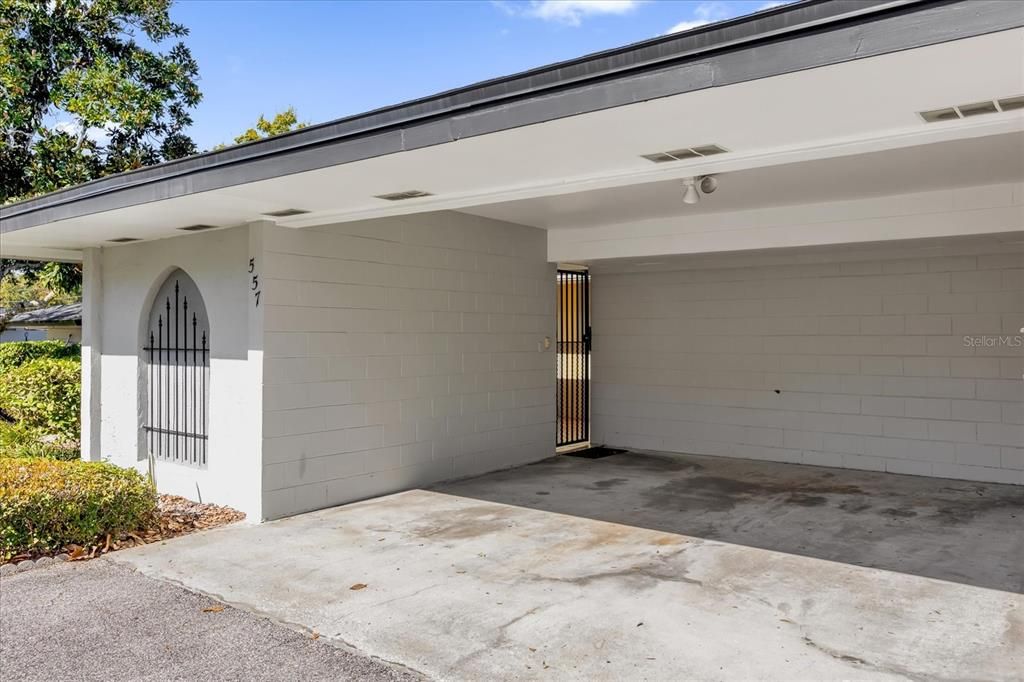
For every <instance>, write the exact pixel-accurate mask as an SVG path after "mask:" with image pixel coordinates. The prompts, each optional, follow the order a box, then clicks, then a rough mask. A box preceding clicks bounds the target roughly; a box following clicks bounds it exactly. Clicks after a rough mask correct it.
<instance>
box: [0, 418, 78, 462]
mask: <svg viewBox="0 0 1024 682" xmlns="http://www.w3.org/2000/svg"><path fill="white" fill-rule="evenodd" d="M45 437H46V434H45V433H42V431H41V430H40V429H38V428H31V427H28V426H26V425H24V424H8V423H6V422H3V421H0V457H49V458H51V459H64V460H73V459H80V458H81V452H80V451H79V448H78V443H75V442H71V441H67V442H52V441H51V440H50V439H45V440H44V438H45Z"/></svg>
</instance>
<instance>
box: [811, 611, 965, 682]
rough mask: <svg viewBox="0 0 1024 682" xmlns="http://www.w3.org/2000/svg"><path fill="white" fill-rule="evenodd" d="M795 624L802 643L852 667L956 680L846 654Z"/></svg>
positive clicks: (927, 681)
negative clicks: (801, 634) (801, 636)
mask: <svg viewBox="0 0 1024 682" xmlns="http://www.w3.org/2000/svg"><path fill="white" fill-rule="evenodd" d="M795 625H796V626H797V627H798V628H800V631H801V632H802V633H803V641H804V644H806V645H807V646H809V647H811V648H813V649H815V650H816V651H820V652H821V653H823V654H825V655H826V656H830V657H831V658H834V659H835V660H837V661H841V662H843V663H846V664H848V665H850V666H852V667H854V668H866V669H868V670H871V671H874V672H878V673H885V674H888V675H899V676H902V677H905V678H906V679H908V680H912V681H913V682H957V680H955V679H953V678H948V677H939V676H937V675H934V674H930V673H929V674H923V673H918V672H914V671H913V670H909V669H907V668H905V667H903V666H899V665H884V664H881V663H872V662H871V661H867V660H865V659H863V658H860V657H859V656H854V655H852V654H847V653H844V652H842V651H839V650H838V649H833V648H832V647H829V646H825V645H824V644H821V643H819V642H816V641H815V640H814V639H812V638H811V637H810V636H808V635H807V632H806V630H805V628H804V626H803V625H800V624H798V623H795Z"/></svg>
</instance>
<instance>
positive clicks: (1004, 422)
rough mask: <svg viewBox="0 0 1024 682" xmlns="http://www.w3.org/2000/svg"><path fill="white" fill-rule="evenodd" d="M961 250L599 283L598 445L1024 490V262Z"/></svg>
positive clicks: (839, 253)
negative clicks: (964, 481)
mask: <svg viewBox="0 0 1024 682" xmlns="http://www.w3.org/2000/svg"><path fill="white" fill-rule="evenodd" d="M957 243H958V242H956V241H950V242H949V243H948V245H947V246H946V247H945V248H944V249H940V250H941V252H942V254H943V255H941V256H935V257H918V256H915V257H900V255H899V254H898V253H897V252H895V251H893V252H885V253H884V255H882V256H879V257H873V258H870V259H865V260H861V261H850V260H849V259H848V257H847V256H846V254H848V253H849V250H844V249H842V248H840V247H837V248H835V249H833V250H832V255H833V256H835V258H834V259H832V262H829V252H828V251H818V252H817V253H816V254H815V261H816V262H810V263H807V264H792V265H774V264H772V263H775V262H778V259H777V258H774V257H773V260H768V258H767V257H765V258H764V259H763V260H762V261H758V259H757V258H753V259H748V261H747V262H746V263H744V264H743V265H742V266H737V267H697V268H694V269H690V270H679V271H675V272H651V273H636V274H603V275H602V274H600V273H598V274H595V276H594V277H593V298H592V300H593V311H592V314H593V328H594V354H593V379H594V390H593V429H594V431H593V434H594V440H595V441H598V442H605V443H608V444H610V445H618V446H630V447H636V448H649V449H656V450H667V451H678V452H689V453H696V454H706V455H721V456H731V457H746V458H754V459H766V460H775V461H784V462H800V463H806V464H817V465H826V466H837V467H848V468H854V469H870V470H879V471H890V472H894V473H900V474H920V475H930V476H939V477H950V478H962V479H970V480H977V481H993V482H1002V483H1016V484H1021V483H1024V379H1022V375H1024V346H1022V345H1021V341H1022V340H1024V333H1022V332H1021V329H1022V328H1024V254H1022V253H1020V252H1019V251H1018V252H1016V253H1006V252H988V253H976V252H975V251H972V250H969V249H965V250H964V251H963V252H962V253H960V252H958V250H957V249H958V247H957V246H956V245H957ZM1000 337H1002V338H1000Z"/></svg>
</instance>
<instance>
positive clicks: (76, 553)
mask: <svg viewBox="0 0 1024 682" xmlns="http://www.w3.org/2000/svg"><path fill="white" fill-rule="evenodd" d="M157 509H158V515H159V516H158V523H157V524H156V525H155V526H154V527H153V528H149V529H145V530H141V531H139V532H137V533H126V534H124V535H122V536H121V537H117V538H115V537H112V536H107V537H106V539H105V540H104V541H103V542H100V543H97V544H95V545H92V546H89V547H82V546H80V545H68V546H67V547H65V548H64V549H63V550H62V551H60V552H55V553H52V554H41V553H34V554H19V555H18V556H15V557H12V558H11V560H10V561H9V562H7V563H10V564H18V568H22V566H21V564H22V563H27V562H31V561H33V560H36V561H38V560H39V559H46V558H48V557H53V558H55V559H57V560H67V561H82V560H85V559H93V558H95V557H98V556H101V555H103V554H106V553H108V552H113V551H116V550H119V549H124V548H126V547H137V546H139V545H148V544H149V543H151V542H159V541H161V540H167V539H169V538H175V537H178V536H179V535H188V534H189V533H195V532H197V531H201V530H207V529H210V528H216V527H217V526H224V525H227V524H229V523H235V522H236V521H241V520H242V519H244V518H245V514H243V513H242V512H240V511H237V510H235V509H232V508H231V507H221V506H219V505H216V504H202V503H199V502H193V501H192V500H187V499H185V498H184V497H178V496H177V495H160V497H159V499H158V500H157ZM46 563H50V562H49V561H44V562H42V563H41V564H40V565H45V564H46ZM26 568H28V566H26Z"/></svg>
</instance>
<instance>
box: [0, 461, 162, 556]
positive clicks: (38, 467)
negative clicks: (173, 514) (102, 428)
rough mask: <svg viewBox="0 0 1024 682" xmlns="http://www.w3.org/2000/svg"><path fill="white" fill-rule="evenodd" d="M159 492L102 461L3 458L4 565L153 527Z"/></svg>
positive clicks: (0, 535) (0, 550) (0, 530)
mask: <svg viewBox="0 0 1024 682" xmlns="http://www.w3.org/2000/svg"><path fill="white" fill-rule="evenodd" d="M155 519H156V491H155V490H154V489H153V486H152V485H150V483H149V482H148V481H147V480H146V479H145V478H143V477H142V475H141V474H139V473H138V472H137V471H135V470H134V469H122V468H120V467H116V466H114V465H113V464H107V463H104V462H81V461H79V462H59V461H55V460H52V459H24V458H23V459H11V458H0V561H6V560H8V559H10V558H11V557H12V556H15V555H18V554H22V553H25V552H44V553H45V552H56V551H59V550H60V549H62V548H64V547H65V546H67V545H69V544H76V545H82V546H87V545H90V544H93V543H96V542H99V541H101V540H103V539H104V538H105V537H106V536H107V534H110V535H113V536H115V537H116V536H118V535H120V534H122V533H127V532H131V531H138V530H141V529H144V528H147V527H149V526H151V525H152V524H153V523H154V521H155Z"/></svg>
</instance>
